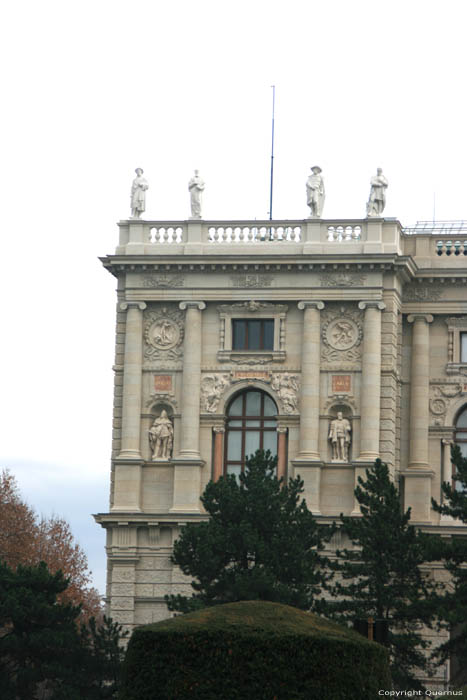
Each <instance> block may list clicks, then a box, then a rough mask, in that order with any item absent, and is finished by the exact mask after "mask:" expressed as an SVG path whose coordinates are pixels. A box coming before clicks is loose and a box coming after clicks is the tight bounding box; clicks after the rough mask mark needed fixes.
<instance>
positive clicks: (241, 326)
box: [232, 321, 246, 350]
mask: <svg viewBox="0 0 467 700" xmlns="http://www.w3.org/2000/svg"><path fill="white" fill-rule="evenodd" d="M245 348H246V321H232V349H233V350H245Z"/></svg>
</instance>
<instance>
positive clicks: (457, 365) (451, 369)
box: [446, 362, 467, 377]
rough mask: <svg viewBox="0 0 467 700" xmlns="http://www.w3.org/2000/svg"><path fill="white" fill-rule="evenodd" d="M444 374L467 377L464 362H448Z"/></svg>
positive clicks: (466, 368)
mask: <svg viewBox="0 0 467 700" xmlns="http://www.w3.org/2000/svg"><path fill="white" fill-rule="evenodd" d="M446 374H460V375H463V376H464V377H465V376H467V363H466V362H448V364H447V365H446Z"/></svg>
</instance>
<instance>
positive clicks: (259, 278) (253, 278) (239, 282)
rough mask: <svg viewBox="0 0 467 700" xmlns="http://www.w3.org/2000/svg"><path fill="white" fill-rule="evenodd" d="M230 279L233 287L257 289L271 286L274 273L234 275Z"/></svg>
mask: <svg viewBox="0 0 467 700" xmlns="http://www.w3.org/2000/svg"><path fill="white" fill-rule="evenodd" d="M230 279H231V281H232V286H233V287H241V288H243V289H256V288H260V287H270V286H271V284H272V282H273V279H274V277H273V276H272V275H232V276H231V277H230Z"/></svg>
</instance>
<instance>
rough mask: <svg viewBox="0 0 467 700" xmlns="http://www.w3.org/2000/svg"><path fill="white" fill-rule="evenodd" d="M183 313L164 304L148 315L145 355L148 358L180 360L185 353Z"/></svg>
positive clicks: (145, 329)
mask: <svg viewBox="0 0 467 700" xmlns="http://www.w3.org/2000/svg"><path fill="white" fill-rule="evenodd" d="M183 334H184V326H183V313H182V312H181V311H178V310H177V309H173V308H169V307H167V306H162V307H160V308H159V309H157V310H155V311H154V310H151V311H149V312H148V313H147V315H146V321H145V324H144V340H145V348H144V357H145V358H146V359H148V360H179V359H180V358H181V357H182V354H183Z"/></svg>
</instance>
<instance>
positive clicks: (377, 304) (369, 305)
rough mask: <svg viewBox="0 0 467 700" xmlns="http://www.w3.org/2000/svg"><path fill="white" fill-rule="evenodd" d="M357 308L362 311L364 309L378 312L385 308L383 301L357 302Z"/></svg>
mask: <svg viewBox="0 0 467 700" xmlns="http://www.w3.org/2000/svg"><path fill="white" fill-rule="evenodd" d="M358 308H359V309H361V310H362V311H364V310H365V309H379V311H383V309H385V308H386V304H385V303H384V301H373V300H370V301H359V302H358Z"/></svg>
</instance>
